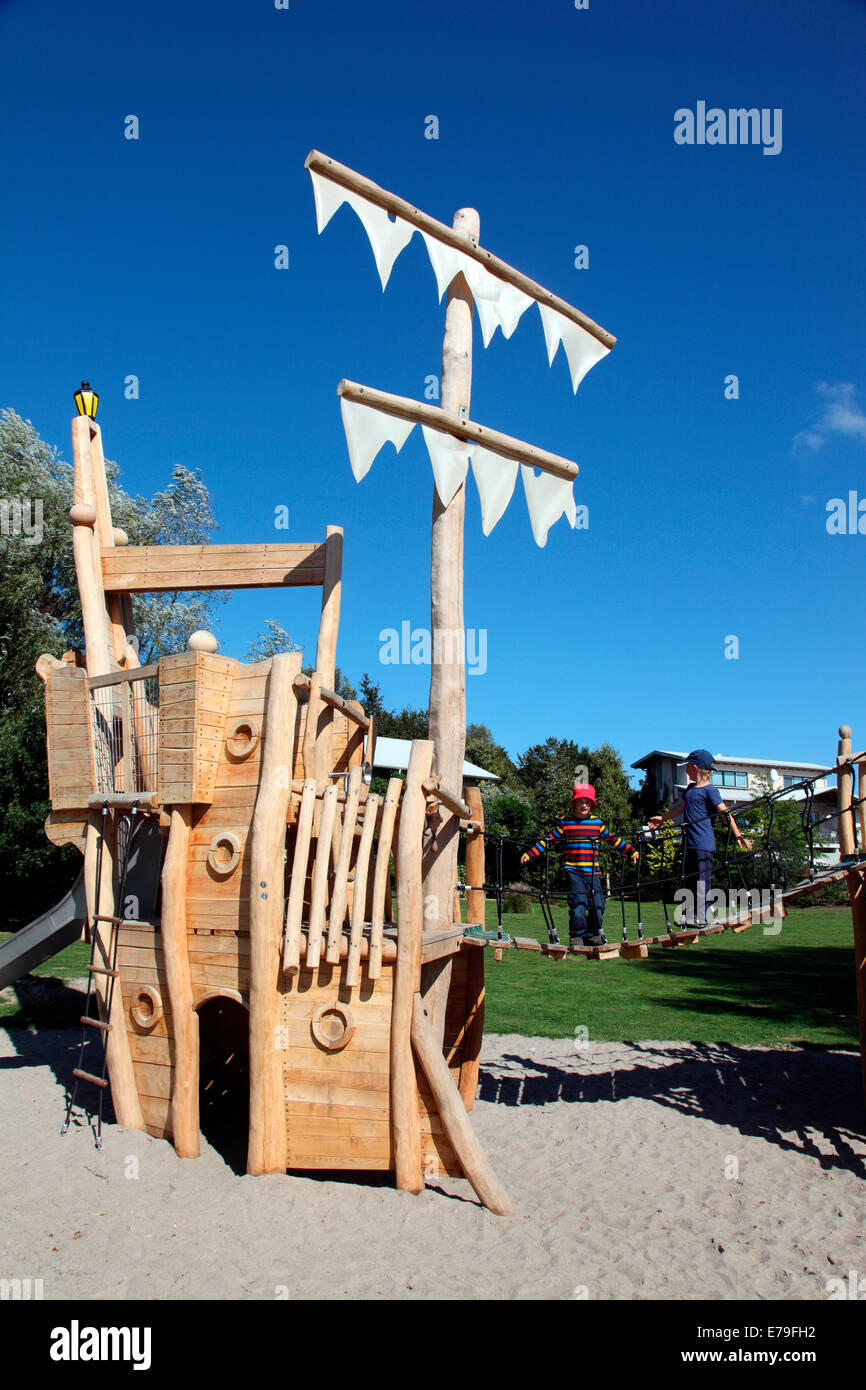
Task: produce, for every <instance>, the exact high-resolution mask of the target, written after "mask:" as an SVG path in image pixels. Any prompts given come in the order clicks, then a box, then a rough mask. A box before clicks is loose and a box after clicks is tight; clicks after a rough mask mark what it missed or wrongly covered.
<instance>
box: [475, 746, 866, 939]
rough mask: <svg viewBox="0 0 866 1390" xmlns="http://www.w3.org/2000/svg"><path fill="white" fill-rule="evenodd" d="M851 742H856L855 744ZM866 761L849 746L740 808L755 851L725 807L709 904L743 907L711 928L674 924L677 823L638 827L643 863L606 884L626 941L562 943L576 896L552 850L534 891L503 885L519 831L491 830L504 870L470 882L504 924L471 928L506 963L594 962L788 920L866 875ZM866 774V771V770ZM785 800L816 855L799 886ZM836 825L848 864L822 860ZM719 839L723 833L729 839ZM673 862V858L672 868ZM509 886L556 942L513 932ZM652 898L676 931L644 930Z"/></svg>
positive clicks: (679, 860) (680, 872) (681, 848)
mask: <svg viewBox="0 0 866 1390" xmlns="http://www.w3.org/2000/svg"><path fill="white" fill-rule="evenodd" d="M840 733H842V730H840ZM848 746H849V748H850V743H849V745H848ZM861 763H866V752H863V753H856V754H851V753H850V752H849V753H848V754H847V756H845V755H844V754H843V753H842V752H841V751H840V757H839V759H838V761H837V763H836V764H835V765H834V766H833V767H829V768H825V769H823V770H821V771H819V772H816V773H814V774H812V775H811V776H810V777H803V778H802V779H801V780H799V781H797V782H794V783H790V784H789V785H788V786H783V787H780V788H778V789H777V790H775V791H771V792H766V793H764V794H763V795H761V796H760V797H755V798H754V800H752V801H750V802H748V803H747V804H746V805H743V806H741V807H738V808H736V813H737V815H738V816H739V817H740V820H741V823H742V825H743V828H744V829H745V830H746V837H747V838H749V839H751V840H752V842H753V847H752V849H751V850H750V851H748V852H744V851H742V850H738V849H736V847H735V841H734V836H733V826H732V824H731V812H730V811H726V812H722V813H719V814H720V815H721V816H722V818H723V820H724V821H725V822H726V829H725V833H724V839H723V843H722V844H721V845H719V844H718V843H717V848H716V856H715V857H714V862H713V869H712V874H713V880H712V885H711V890H710V894H708V899H707V906H708V908H709V910H710V911H712V908H713V904H712V898H711V893H712V892H714V891H717V890H719V889H721V891H722V892H723V893H724V896H725V900H726V902H727V903H728V904H729V906H730V905H731V904H733V903H736V908H735V910H734V911H730V912H729V913H728V914H727V915H725V916H723V917H720V918H717V919H713V920H708V921H707V923H706V925H703V924H700V925H689V926H687V927H686V928H685V929H683V930H680V929H678V927H679V926H680V925H681V924H680V923H679V922H678V921H677V916H678V913H677V911H676V910H675V911H674V920H673V921H672V920H671V915H670V911H669V908H671V907H673V906H674V902H675V894H676V892H677V889H682V888H683V887H684V886H685V880H686V873H685V844H684V837H683V834H682V830H681V829H675V830H674V832H673V834H670V833H669V834H668V835H667V836H665V835H664V834H663V832H662V831H661V830H659V829H656V830H641V831H639V832H637V833H634V834H632V833H630V835H629V838H630V839H631V841H632V843H633V844H634V846H635V848H636V849H637V852H638V858H637V863H636V864H634V865H630V864H628V863H627V861H626V857H625V856H623V857H622V858H621V860H620V871H619V882H618V883H617V884H616V886H615V887H611V886H610V884H609V881H608V886H607V890H606V897H607V898H608V899H609V900H613V899H614V898H616V899H618V900H619V904H620V913H621V919H622V930H621V939H620V940H619V941H617V942H609V943H606V944H604V945H597V946H574V945H569V946H566V945H565V944H563V943H562V942H561V941H560V939H559V933H558V931H557V928H556V923H555V921H554V917H553V904H554V903H555V902H556V901H558V900H563V899H565V898H567V894H566V893H562V892H553V891H551V886H550V878H551V867H550V855H549V853H545V855H544V857H543V879H542V882H541V884H540V885H539V887H537V888H534V889H533V888H530V887H528V886H524V887H521V888H519V889H506V887H505V884H504V881H503V879H504V874H503V864H504V857H505V848H506V846H509V847H513V848H514V850H515V851H517V852H522V851H523V850H525V849H528V848H529V846H528V845H527V844H526V842H525V841H523V840H520V839H517V838H516V837H514V836H512V835H505V834H491V833H490V832H487V834H486V839H487V843H488V852H489V850H490V849H492V850H493V862H494V866H495V872H494V875H493V881H492V882H487V883H484V884H483V885H474V884H473V885H468V887H481V886H483V888H484V891H485V892H487V893H490V894H491V896H494V897H495V899H496V909H497V923H498V926H497V929H496V930H495V931H489V932H488V931H486V930H484V928H483V927H478V926H473V927H469V928H467V932H466V934H467V935H472V936H478V937H481V938H482V939H483V940H484V941H485V944H486V945H489V946H492V947H493V948H494V951H495V954H496V957H497V959H501V952H502V950H504V949H515V950H524V951H537V952H540V953H541V954H543V955H546V956H549V957H551V958H553V959H562V958H563V957H565V956H566V955H570V956H585V957H586V958H587V959H589V960H610V959H615V958H617V957H622V958H623V959H626V960H628V959H640V958H644V957H646V956H647V955H648V953H649V948H650V947H652V946H662V947H670V946H678V945H691V944H693V943H694V942H696V941H698V940H700V938H701V937H704V936H714V935H718V934H719V933H721V932H724V931H731V932H734V933H740V932H744V931H746V930H747V929H748V928H749V927H750V926H753V925H755V924H756V923H761V922H767V921H778V920H780V919H781V918H783V917H784V916H785V915H786V914H785V903H786V902H788V901H790V900H791V899H793V898H796V897H799V896H800V895H802V894H808V893H813V892H817V891H819V890H820V889H821V888H822V887H824V886H825V885H826V884H829V883H834V882H839V881H841V880H844V879H847V877H848V875H849V874H851V873H852V872H853V873H862V872H864V871H866V836H864V834H863V831H862V827H863V824H864V810H863V809H861V808H862V807H863V806H864V803H866V795H862V794H858V795H855V794H854V791H855V785H856V786H857V791H858V793H859V792H860V787H861V786H863V787H866V775H861V777H860V783H859V785H857V783H856V779H857V774H858V766H859V765H860V764H861ZM864 772H866V768H864ZM828 776H835V777H837V779H838V788H839V795H838V805H837V806H836V807H835V808H834V809H833V810H831V811H829V812H828V813H827V814H826V815H823V816H818V815H816V812H815V802H816V784H817V783H818V782H822V781H824V780H825V779H826V778H827V777H828ZM799 792H802V793H803V796H802V800H794V799H792V798H795V797H796V796H797V793H799ZM782 801H784V803H785V805H786V806H791V807H796V808H797V811H798V815H797V821H798V822H799V830H800V832H801V836H802V842H804V844H805V850H806V853H807V856H808V864H806V863H802V865H801V867H802V873H803V876H802V877H799V878H797V880H796V881H795V882H793V883H791V884H789V883H788V881H787V876H786V869H785V862H784V850H783V846H782V845H781V844H780V834H781V831H782V830H783V829H785V830H789V829H790V823H789V824H788V825H787V826H782V825H781V824H780V820H781V818H780V816H779V813H778V808H779V803H780V802H782ZM855 808H857V809H858V810H859V820H860V822H861V834H860V836H859V837H858V829H857V821H858V816H856V815H855V814H854V813H855ZM749 821H755V822H756V823H757V825H758V826H759V827H760V828H759V829H758V830H755V829H754V828H752V827H751V826H750V825H748V824H747V823H748V822H749ZM829 822H835V823H836V824H837V825H838V826H839V830H840V835H839V838H840V850H841V853H840V859H839V862H838V863H835V864H832V865H827V864H826V863H825V862H822V860H823V859H824V858H825V857H826V853H827V849H828V846H827V845H826V843H822V841H821V838H820V829H821V827H822V826H824V825H826V824H828V823H829ZM843 823H844V824H845V825H846V827H849V829H848V833H847V835H845V836H843V834H842V826H843ZM463 833H467V832H463ZM718 838H719V839H722V837H721V836H719V837H718ZM843 840H846V841H847V842H848V843H847V845H846V844H843V843H842V842H843ZM491 841H492V844H491ZM859 841H864V843H862V844H861V843H859ZM851 846H853V852H845V850H846V849H848V848H851ZM653 850H655V851H657V852H658V851H660V853H658V855H657V857H658V860H659V863H660V865H661V867H660V869H659V870H658V872H655V873H652V872H651V873H650V874H647V872H646V870H647V859H648V857H649V852H650V851H653ZM666 861H670V862H669V864H668V863H667V862H666ZM668 867H669V869H670V871H669V872H665V871H664V870H665V869H667V868H668ZM747 867H750V868H751V873H750V874H748V875H747V873H746V868H747ZM592 872H593V874H596V873H599V872H600V864H599V862H598V846H597V844H596V845H595V846H594V863H593V867H592ZM749 878H750V879H751V886H750V883H749V882H748V881H747V879H749ZM718 879H722V880H723V882H717V881H716V880H718ZM759 879H760V880H764V881H765V886H764V887H763V889H762V888H757V887H755V886H754V885H755V883H756V881H757V880H759ZM461 887H462V885H461ZM509 891H510V892H512V893H513V892H523V893H525V894H526V896H527V898H528V899H530V900H531V899H533V898H537V899H538V902H539V905H540V907H541V912H542V917H543V919H544V924H545V927H546V929H547V936H548V939H547V941H546V942H543V941H537V940H535V938H531V937H519V936H510V935H509V934H508V933H507V932H505V931H504V930H503V927H502V912H503V897H504V894H505V893H506V892H509ZM650 899H652V900H654V901H655V900H660V902H661V906H662V910H663V912H664V920H665V927H666V931H665V932H664V933H663V934H662V935H655V936H646V935H644V929H643V920H642V918H643V905H644V903H645V902H646V901H648V900H650ZM629 905H631V906H633V907H635V908H636V931H635V935H634V936H632V935H630V931H629V926H628V924H627V921H626V907H627V906H629Z"/></svg>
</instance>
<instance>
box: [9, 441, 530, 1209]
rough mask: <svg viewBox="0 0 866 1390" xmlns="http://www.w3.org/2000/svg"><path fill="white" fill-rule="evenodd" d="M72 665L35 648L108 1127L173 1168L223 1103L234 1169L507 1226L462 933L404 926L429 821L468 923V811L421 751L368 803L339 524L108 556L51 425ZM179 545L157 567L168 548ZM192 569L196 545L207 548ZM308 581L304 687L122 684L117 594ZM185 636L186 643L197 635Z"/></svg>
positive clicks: (261, 668)
mask: <svg viewBox="0 0 866 1390" xmlns="http://www.w3.org/2000/svg"><path fill="white" fill-rule="evenodd" d="M73 444H74V457H75V486H76V492H75V505H74V506H73V508H72V512H71V517H72V521H73V526H74V537H73V538H74V545H75V557H76V565H77V570H78V579H79V587H80V590H81V594H82V609H83V616H84V626H85V637H86V665H83V664H78V663H79V661H80V658H78V659H77V658H76V656H75V654H73V653H67V656H66V657H65V658H64V659H63V660H62V661H57V660H55V659H54V658H51V657H42V658H40V661H39V663H38V666H37V669H38V671H39V674H40V675H41V676H42V678H43V680H44V682H45V688H46V720H47V739H48V763H49V780H50V792H51V804H52V813H51V816H50V817H49V820H48V822H47V823H46V832H47V834H48V835H49V837H50V838H51V839H52V840H53V841H54V842H55V843H76V844H77V845H78V847H79V848H80V849H81V850H82V852H83V853H84V858H85V883H86V888H87V904H88V916H89V932H90V936H91V941H92V945H93V955H92V962H93V963H92V965H91V971H92V980H93V987H94V992H95V997H96V999H97V1002H98V1015H97V1017H98V1018H99V1020H100V1022H99V1023H97V1024H96V1025H95V1029H98V1030H99V1031H98V1034H97V1041H98V1042H102V1041H104V1043H105V1049H106V1057H107V1070H108V1076H109V1079H110V1085H111V1093H112V1100H113V1105H114V1109H115V1114H116V1116H117V1119H118V1121H119V1122H120V1123H121V1124H123V1125H127V1126H132V1127H134V1128H139V1129H144V1130H146V1131H147V1132H148V1133H150V1134H152V1135H154V1136H156V1137H159V1138H164V1139H168V1140H170V1141H171V1142H172V1143H173V1144H174V1146H175V1148H176V1150H177V1152H178V1153H179V1154H181V1155H182V1156H184V1157H190V1158H192V1157H195V1156H197V1155H198V1153H199V1149H200V1134H201V1132H202V1128H203V1127H204V1128H206V1126H207V1121H208V1117H209V1114H210V1112H211V1110H212V1109H213V1108H214V1103H215V1102H216V1101H217V1100H222V1101H223V1102H224V1103H225V1102H226V1100H227V1099H228V1100H230V1101H233V1103H234V1114H235V1117H236V1124H237V1127H238V1129H239V1131H240V1138H241V1139H242V1140H244V1139H245V1141H246V1148H247V1159H246V1168H247V1171H248V1172H250V1173H264V1172H285V1171H287V1170H308V1169H324V1170H335V1169H336V1170H339V1169H354V1170H385V1171H393V1172H394V1173H395V1175H396V1181H397V1185H398V1186H399V1187H401V1188H405V1189H408V1190H410V1191H420V1190H421V1189H422V1188H423V1186H424V1183H425V1181H426V1180H428V1179H431V1178H436V1177H439V1176H443V1175H447V1176H452V1177H463V1176H466V1177H469V1178H470V1180H471V1181H472V1182H473V1184H474V1186H475V1188H476V1191H477V1192H478V1194H479V1196H480V1197H481V1200H482V1201H483V1202H484V1203H485V1205H487V1206H489V1207H491V1208H492V1209H494V1210H497V1211H503V1212H505V1211H510V1210H512V1208H511V1206H510V1203H509V1201H508V1198H507V1196H506V1195H505V1193H504V1192H503V1191H502V1189H501V1188H500V1186H499V1184H498V1182H497V1180H496V1178H495V1176H494V1175H493V1173H492V1171H491V1170H490V1167H489V1165H488V1164H487V1161H486V1159H485V1157H484V1155H483V1153H482V1151H481V1149H480V1146H479V1145H478V1142H477V1140H476V1138H475V1136H474V1134H473V1133H472V1130H471V1127H470V1124H469V1120H468V1111H469V1110H470V1109H471V1107H472V1104H473V1101H474V1097H475V1091H476V1086H477V1079H478V1061H479V1050H480V1044H481V1034H482V1027H483V1002H484V965H483V961H484V954H485V953H484V950H483V942H478V941H476V940H472V939H471V938H469V937H467V936H465V935H464V928H463V925H462V924H461V923H460V916H459V905H458V906H457V910H456V914H455V904H454V903H453V902H449V903H448V904H446V905H445V910H444V912H443V913H442V914H440V916H439V918H438V919H437V920H435V921H433V922H432V923H431V922H427V921H425V920H424V916H423V914H422V910H421V906H422V877H423V873H424V865H425V863H429V862H430V860H431V859H435V857H436V854H437V849H438V843H439V837H440V836H441V835H442V831H443V828H445V829H447V830H448V833H449V836H450V835H451V834H452V833H453V831H454V829H455V821H461V822H462V824H463V826H464V828H468V830H469V835H468V840H467V844H468V849H467V855H468V858H467V868H468V869H469V870H470V882H471V883H473V884H475V885H477V886H476V887H475V888H473V890H472V892H471V893H470V895H469V917H470V920H473V919H474V920H475V921H480V922H481V923H483V905H484V897H483V887H482V886H481V885H483V882H484V867H483V854H484V851H483V823H482V813H481V800H480V794H479V793H478V792H477V789H470V790H469V791H467V793H466V796H467V798H468V800H467V801H466V802H464V800H463V792H462V789H461V790H460V791H458V792H452V791H448V790H447V789H444V788H441V787H440V786H439V784H438V781H437V779H436V777H435V774H434V772H433V768H432V758H433V745H432V743H430V742H426V741H419V742H416V743H414V744H413V745H412V751H411V756H410V759H409V767H408V770H407V773H406V778H405V784H404V782H403V781H402V779H399V778H392V779H391V781H390V783H389V786H388V792H387V795H385V796H377V795H375V794H373V793H371V792H370V791H369V789H368V785H367V779H366V778H365V776H364V772H365V770H366V769H369V768H370V767H371V766H372V762H373V757H374V745H375V720H374V719H370V718H368V717H367V716H366V715H365V713H364V711H363V709H362V708H361V706H360V705H358V704H357V703H356V702H347V701H345V700H343V699H341V698H340V697H339V696H337V695H336V694H334V692H333V690H332V689H331V687H332V685H333V682H334V671H335V657H336V634H337V626H338V620H339V605H340V569H341V553H342V533H341V532H340V531H339V530H338V529H337V528H329V530H328V533H327V535H326V538H325V541H324V543H323V544H320V545H309V546H293V547H289V546H274V545H269V546H238V547H166V548H165V553H164V554H161V553H160V547H127V546H125V544H124V542H125V538H124V537H123V535H122V533H118V532H116V531H114V530H113V528H112V527H111V519H110V515H109V513H108V501H107V490H106V489H105V486H104V467H103V464H102V448H101V438H100V434H99V429H98V426H96V425H95V423H94V422H93V421H92V420H89V419H87V418H86V417H80V418H79V419H77V420H76V421H74V422H73ZM181 552H183V553H181ZM211 552H220V553H219V554H214V553H211ZM252 583H258V584H262V585H269V584H271V585H272V584H277V583H279V584H291V583H303V584H311V583H313V584H320V585H321V587H322V617H321V623H320V630H319V638H318V645H317V652H316V663H315V668H314V670H313V673H312V675H311V676H305V675H303V674H302V672H301V670H300V663H301V657H300V653H289V654H284V655H279V656H276V657H273V658H272V659H270V660H267V661H261V662H257V663H255V664H245V663H243V662H241V661H237V660H234V659H232V658H228V657H224V656H221V655H218V654H217V653H216V651H215V650H214V649H213V648H214V647H215V645H216V644H215V643H214V642H213V639H210V640H208V634H196V635H194V637H193V638H192V639H190V646H191V648H192V649H191V650H189V651H186V652H181V653H178V654H176V655H172V656H167V657H164V658H162V659H161V660H160V661H159V662H158V663H156V664H154V665H152V666H148V667H140V666H138V664H137V658H136V656H135V653H134V652H133V649H132V645H131V644H130V641H129V638H130V634H131V629H132V615H131V604H130V601H129V596H130V594H131V593H134V592H138V591H143V590H145V589H154V588H160V589H172V590H174V589H179V588H199V587H212V588H227V587H229V588H230V587H233V586H240V585H242V584H246V585H247V586H249V585H250V584H252ZM197 639H198V640H197Z"/></svg>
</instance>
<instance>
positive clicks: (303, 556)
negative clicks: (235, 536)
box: [102, 542, 325, 594]
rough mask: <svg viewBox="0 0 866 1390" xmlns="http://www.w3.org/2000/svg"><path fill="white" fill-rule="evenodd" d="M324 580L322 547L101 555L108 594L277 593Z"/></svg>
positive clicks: (165, 549)
mask: <svg viewBox="0 0 866 1390" xmlns="http://www.w3.org/2000/svg"><path fill="white" fill-rule="evenodd" d="M324 577H325V547H324V545H322V544H321V542H315V543H311V544H309V545H302V544H265V545H127V546H117V547H105V548H103V550H102V582H103V587H104V589H105V592H106V593H107V594H119V593H126V594H142V593H161V592H173V591H175V590H183V589H276V588H281V587H283V586H284V585H285V586H287V587H288V586H292V585H318V584H322V583H323V581H324Z"/></svg>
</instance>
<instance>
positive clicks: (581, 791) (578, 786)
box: [571, 782, 595, 802]
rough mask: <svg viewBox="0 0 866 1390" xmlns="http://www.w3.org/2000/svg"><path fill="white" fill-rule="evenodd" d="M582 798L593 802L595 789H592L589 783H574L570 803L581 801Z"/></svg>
mask: <svg viewBox="0 0 866 1390" xmlns="http://www.w3.org/2000/svg"><path fill="white" fill-rule="evenodd" d="M584 797H585V798H586V800H587V801H593V802H594V801H595V787H593V786H592V785H591V784H590V783H589V782H577V783H575V788H574V791H573V792H572V794H571V799H572V801H581V800H582V799H583V798H584Z"/></svg>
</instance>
